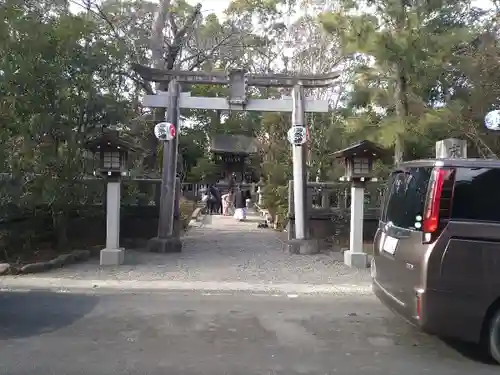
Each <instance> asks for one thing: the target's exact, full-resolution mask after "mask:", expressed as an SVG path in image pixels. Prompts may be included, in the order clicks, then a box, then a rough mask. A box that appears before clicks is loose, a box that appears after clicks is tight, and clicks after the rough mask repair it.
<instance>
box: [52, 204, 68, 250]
mask: <svg viewBox="0 0 500 375" xmlns="http://www.w3.org/2000/svg"><path fill="white" fill-rule="evenodd" d="M67 219H68V218H67V215H66V214H65V213H64V212H63V211H58V210H54V209H53V210H52V225H53V226H54V234H55V237H56V247H57V249H58V250H67V249H68V244H69V241H68V226H67V222H68V220H67Z"/></svg>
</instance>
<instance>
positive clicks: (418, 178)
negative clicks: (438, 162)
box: [382, 167, 432, 230]
mask: <svg viewBox="0 0 500 375" xmlns="http://www.w3.org/2000/svg"><path fill="white" fill-rule="evenodd" d="M431 172H432V168H431V167H421V168H409V169H407V170H405V171H404V172H395V173H393V174H392V175H391V178H390V179H389V183H388V185H387V191H386V196H385V204H384V211H383V214H382V220H383V221H384V222H386V223H388V222H392V224H393V225H395V226H397V227H400V228H405V229H410V230H421V228H419V227H418V224H417V226H416V225H415V224H416V223H417V222H420V220H422V219H421V218H422V217H423V211H424V206H425V198H426V194H427V187H428V185H429V179H430V176H431ZM418 216H420V220H417V217H418Z"/></svg>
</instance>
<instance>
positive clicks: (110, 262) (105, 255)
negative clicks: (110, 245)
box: [100, 248, 125, 266]
mask: <svg viewBox="0 0 500 375" xmlns="http://www.w3.org/2000/svg"><path fill="white" fill-rule="evenodd" d="M124 261H125V249H123V248H120V249H102V250H101V261H100V264H101V266H119V265H120V264H123V262H124Z"/></svg>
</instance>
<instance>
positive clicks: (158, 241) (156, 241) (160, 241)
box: [148, 236, 182, 253]
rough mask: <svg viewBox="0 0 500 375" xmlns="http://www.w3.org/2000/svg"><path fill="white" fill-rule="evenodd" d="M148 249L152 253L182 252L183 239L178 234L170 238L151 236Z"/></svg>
mask: <svg viewBox="0 0 500 375" xmlns="http://www.w3.org/2000/svg"><path fill="white" fill-rule="evenodd" d="M148 251H150V252H152V253H180V252H181V251H182V241H181V239H180V238H179V237H177V236H172V237H169V238H159V237H154V238H151V239H150V240H149V242H148Z"/></svg>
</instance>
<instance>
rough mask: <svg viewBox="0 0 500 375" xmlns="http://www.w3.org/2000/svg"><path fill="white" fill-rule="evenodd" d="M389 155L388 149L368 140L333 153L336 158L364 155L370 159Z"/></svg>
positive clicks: (363, 156)
mask: <svg viewBox="0 0 500 375" xmlns="http://www.w3.org/2000/svg"><path fill="white" fill-rule="evenodd" d="M387 155H388V152H387V150H385V149H383V148H382V147H380V146H378V145H377V144H375V143H373V142H370V141H367V140H363V141H361V142H358V143H355V144H353V145H351V146H349V147H347V148H344V149H342V150H339V151H336V152H334V153H333V154H332V156H334V157H336V158H352V157H362V158H370V159H380V158H383V157H385V156H387Z"/></svg>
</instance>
